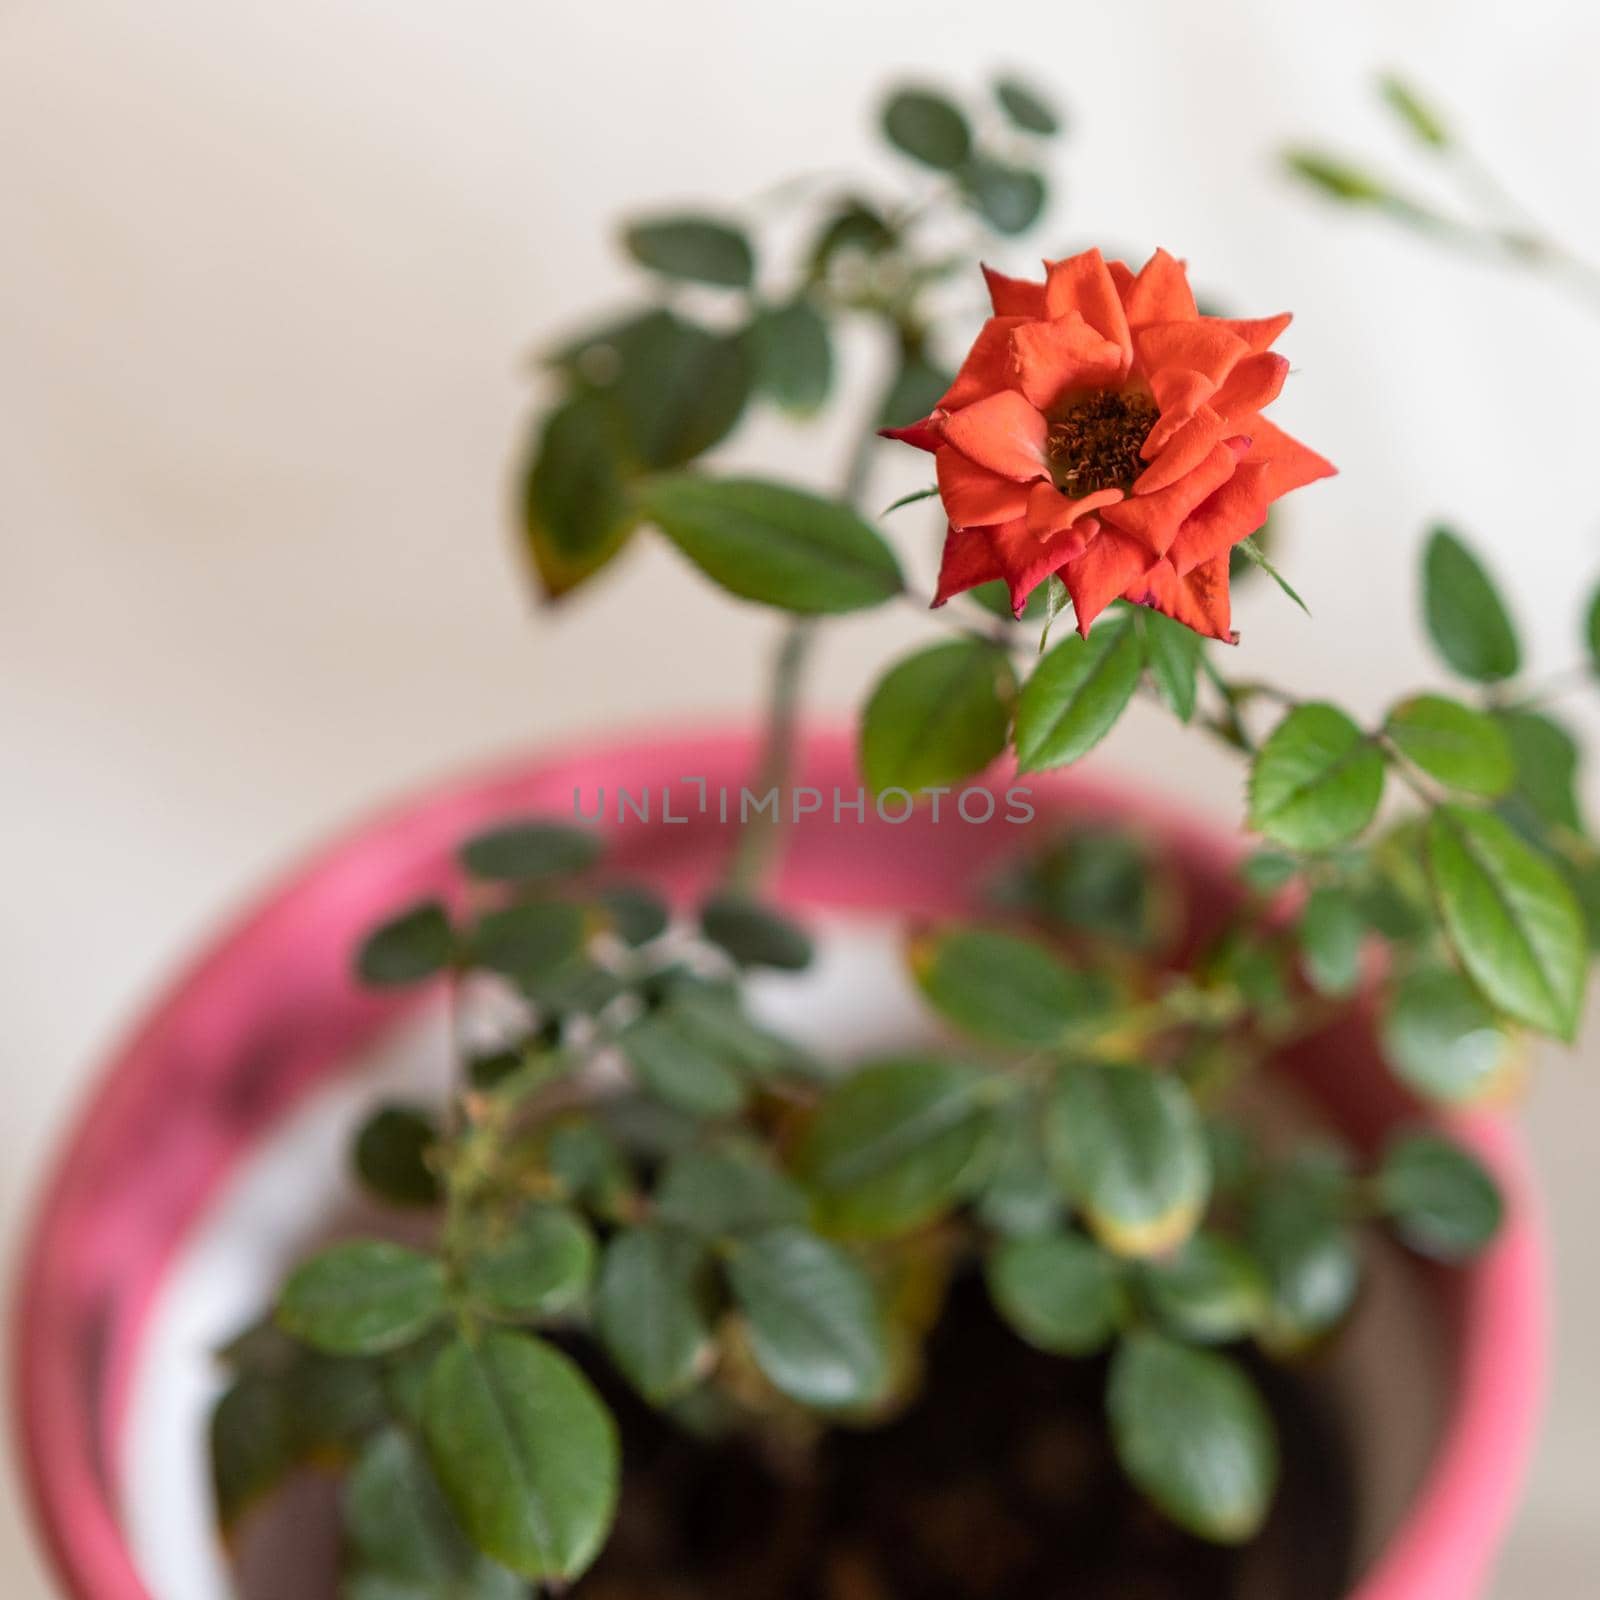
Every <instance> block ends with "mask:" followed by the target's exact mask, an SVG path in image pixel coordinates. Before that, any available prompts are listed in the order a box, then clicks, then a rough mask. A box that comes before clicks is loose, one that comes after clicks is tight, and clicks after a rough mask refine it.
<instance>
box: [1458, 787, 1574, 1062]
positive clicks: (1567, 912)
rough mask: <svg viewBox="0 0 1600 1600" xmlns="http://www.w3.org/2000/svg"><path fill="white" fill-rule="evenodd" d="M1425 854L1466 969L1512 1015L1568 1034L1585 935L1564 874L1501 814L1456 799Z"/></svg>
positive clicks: (1560, 1034)
mask: <svg viewBox="0 0 1600 1600" xmlns="http://www.w3.org/2000/svg"><path fill="white" fill-rule="evenodd" d="M1427 859H1428V872H1429V877H1430V880H1431V882H1432V884H1433V892H1434V896H1435V899H1436V900H1437V902H1438V907H1439V915H1440V918H1441V919H1442V921H1443V923H1444V927H1445V932H1446V934H1447V935H1448V937H1449V939H1450V943H1451V945H1452V947H1453V948H1454V949H1455V952H1456V954H1457V955H1458V956H1459V957H1460V960H1461V964H1462V965H1463V966H1464V967H1465V968H1466V970H1467V975H1468V976H1469V977H1470V978H1471V979H1472V980H1473V982H1474V983H1476V984H1477V986H1478V987H1479V989H1481V990H1482V991H1483V993H1484V995H1485V996H1486V997H1487V998H1488V1000H1489V1001H1490V1003H1491V1004H1492V1005H1494V1006H1496V1007H1497V1008H1498V1009H1499V1010H1501V1011H1503V1012H1505V1013H1506V1014H1507V1015H1508V1016H1512V1017H1515V1018H1516V1019H1517V1020H1518V1021H1519V1022H1525V1023H1527V1024H1528V1025H1529V1026H1530V1027H1533V1028H1539V1029H1541V1030H1542V1031H1543V1032H1545V1033H1553V1034H1555V1035H1556V1036H1557V1037H1559V1038H1562V1039H1571V1038H1572V1037H1573V1035H1574V1034H1575V1033H1576V1031H1577V1026H1578V1014H1579V1011H1580V1010H1581V1008H1582V1005H1583V989H1584V980H1585V978H1586V977H1587V974H1588V936H1587V930H1586V929H1585V927H1584V921H1583V912H1582V911H1581V910H1580V909H1579V906H1578V902H1577V901H1576V899H1574V898H1573V894H1572V890H1571V889H1570V888H1569V887H1568V885H1567V883H1566V881H1565V880H1564V879H1563V878H1562V876H1561V875H1560V873H1559V872H1557V871H1556V869H1555V868H1554V867H1553V866H1551V865H1550V863H1549V862H1548V861H1547V860H1546V859H1545V858H1544V857H1543V856H1541V855H1540V854H1539V853H1538V852H1537V851H1536V850H1534V849H1533V848H1532V847H1531V846H1529V845H1526V844H1524V843H1523V842H1522V840H1521V839H1519V838H1518V837H1517V835H1516V834H1515V833H1514V832H1513V831H1512V829H1511V828H1510V827H1509V826H1507V824H1506V823H1504V822H1502V821H1501V820H1500V818H1499V817H1496V816H1491V815H1490V814H1489V813H1487V812H1483V811H1469V810H1467V809H1466V808H1465V807H1462V806H1453V805H1447V806H1440V807H1438V809H1437V810H1435V811H1434V813H1433V814H1432V816H1431V817H1429V819H1428V827H1427Z"/></svg>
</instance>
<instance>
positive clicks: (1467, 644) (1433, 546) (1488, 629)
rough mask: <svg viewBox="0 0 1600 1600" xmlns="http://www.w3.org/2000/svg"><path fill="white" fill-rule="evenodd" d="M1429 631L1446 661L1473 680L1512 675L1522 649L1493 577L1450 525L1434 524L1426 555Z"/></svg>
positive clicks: (1489, 680)
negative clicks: (1435, 526)
mask: <svg viewBox="0 0 1600 1600" xmlns="http://www.w3.org/2000/svg"><path fill="white" fill-rule="evenodd" d="M1422 598H1423V610H1424V613H1425V615H1426V618H1427V623H1428V633H1429V635H1430V636H1431V637H1432V639H1433V642H1434V645H1435V647H1436V648H1437V649H1438V651H1439V654H1440V655H1441V656H1442V657H1443V658H1444V660H1445V662H1446V664H1447V665H1449V666H1450V667H1451V668H1453V669H1454V670H1455V671H1456V672H1458V673H1459V674H1460V675H1461V676H1462V677H1463V678H1470V679H1472V680H1473V682H1475V683H1499V682H1500V681H1502V680H1503V679H1505V678H1510V677H1514V676H1515V675H1516V672H1517V669H1518V668H1519V667H1520V666H1521V665H1522V652H1521V649H1520V647H1519V646H1518V644H1517V635H1516V631H1515V629H1514V628H1513V627H1512V625H1511V618H1510V616H1509V614H1508V613H1507V611H1506V608H1505V603H1504V602H1503V601H1502V600H1501V598H1500V594H1499V591H1498V590H1497V589H1496V588H1495V586H1494V581H1493V580H1492V579H1491V578H1490V576H1489V574H1488V573H1487V572H1486V571H1485V570H1484V567H1483V565H1482V563H1480V562H1479V560H1478V558H1477V557H1476V556H1475V555H1473V553H1472V552H1471V551H1470V550H1469V549H1468V548H1467V547H1466V545H1465V544H1463V543H1462V542H1461V540H1460V539H1459V538H1458V537H1457V536H1456V535H1455V534H1454V533H1452V532H1451V531H1450V530H1449V529H1448V528H1435V529H1434V531H1433V533H1432V534H1431V535H1430V537H1429V539H1428V544H1427V548H1426V550H1425V551H1424V553H1423V558H1422Z"/></svg>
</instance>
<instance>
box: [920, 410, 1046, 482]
mask: <svg viewBox="0 0 1600 1600" xmlns="http://www.w3.org/2000/svg"><path fill="white" fill-rule="evenodd" d="M944 436H945V439H946V441H947V442H948V443H950V444H953V445H954V446H955V447H956V449H957V450H959V451H960V452H961V453H962V455H964V456H965V457H966V458H967V459H968V460H969V461H975V462H977V464H978V465H979V466H980V467H987V468H988V469H989V470H990V471H991V472H998V473H1001V474H1002V475H1003V476H1005V477H1007V478H1015V479H1017V480H1018V481H1019V482H1023V483H1026V482H1029V481H1030V480H1031V479H1034V478H1037V477H1038V476H1039V475H1040V474H1041V473H1042V472H1044V471H1045V453H1044V447H1045V440H1046V439H1047V438H1048V436H1049V428H1048V425H1047V424H1046V422H1045V420H1044V418H1043V417H1042V416H1040V415H1039V413H1038V412H1037V411H1035V410H1034V408H1033V407H1032V406H1030V405H1029V404H1028V402H1027V401H1026V400H1024V399H1023V398H1022V396H1021V395H1020V394H1018V393H1017V392H1016V390H1015V389H1002V390H1001V391H1000V393H999V394H992V395H990V396H989V397H988V398H987V399H985V400H979V401H978V402H977V403H976V404H975V405H970V406H967V407H965V408H964V409H963V410H961V411H956V412H953V413H952V414H951V415H950V416H948V417H946V418H945V423H944Z"/></svg>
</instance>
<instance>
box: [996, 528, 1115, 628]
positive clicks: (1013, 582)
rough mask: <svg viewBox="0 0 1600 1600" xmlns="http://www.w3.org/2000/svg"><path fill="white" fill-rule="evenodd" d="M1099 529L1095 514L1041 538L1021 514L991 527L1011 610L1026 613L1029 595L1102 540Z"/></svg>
mask: <svg viewBox="0 0 1600 1600" xmlns="http://www.w3.org/2000/svg"><path fill="white" fill-rule="evenodd" d="M1098 536H1099V529H1098V527H1097V526H1096V524H1095V520H1094V518H1093V517H1084V518H1082V519H1081V520H1080V521H1078V522H1076V523H1074V524H1073V525H1072V526H1071V527H1070V528H1063V529H1062V530H1061V531H1060V532H1059V533H1054V534H1050V535H1048V536H1046V537H1045V538H1040V537H1039V535H1038V534H1037V533H1035V532H1034V531H1033V530H1032V529H1031V528H1030V527H1029V526H1028V523H1027V519H1026V518H1023V517H1019V518H1018V519H1017V520H1016V521H1015V522H1003V523H1001V524H1000V525H999V526H998V527H994V528H990V529H989V538H990V541H991V543H992V544H993V546H994V552H995V556H996V558H997V559H998V560H999V563H1000V570H1001V571H1002V572H1003V573H1004V574H1005V580H1006V587H1007V588H1008V589H1009V590H1010V591H1011V609H1012V610H1013V611H1015V612H1016V613H1017V615H1018V616H1021V615H1022V608H1023V607H1024V606H1025V605H1027V603H1028V596H1029V595H1031V594H1032V593H1033V591H1034V590H1035V589H1037V588H1038V587H1039V585H1040V584H1041V583H1043V582H1044V580H1045V579H1046V578H1048V577H1049V576H1050V574H1051V573H1052V572H1059V571H1060V570H1061V569H1062V567H1063V566H1064V565H1065V564H1066V563H1068V562H1070V561H1071V560H1073V558H1074V557H1078V556H1081V555H1082V554H1083V552H1084V551H1085V550H1086V549H1088V548H1090V547H1092V546H1093V545H1094V544H1096V543H1097V542H1098Z"/></svg>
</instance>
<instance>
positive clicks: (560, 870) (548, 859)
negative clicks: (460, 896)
mask: <svg viewBox="0 0 1600 1600" xmlns="http://www.w3.org/2000/svg"><path fill="white" fill-rule="evenodd" d="M600 851H601V845H600V840H599V839H598V838H597V837H596V836H595V835H594V834H592V833H588V832H586V831H585V830H584V829H582V828H569V827H565V826H563V825H562V824H561V823H558V822H537V821H526V822H504V823H501V824H500V825H499V826H498V827H495V828H490V829H488V830H487V831H486V832H484V833H480V834H477V835H476V836H475V837H473V838H471V839H469V840H467V842H466V843H465V844H464V845H462V847H461V851H460V856H461V865H462V866H463V867H465V868H466V869H467V871H468V872H470V873H471V874H472V876H473V877H475V878H483V879H485V880H486V881H488V882H490V883H534V882H538V881H541V880H544V879H547V878H562V877H567V876H570V875H571V874H573V873H576V872H585V871H587V870H588V869H589V868H590V867H592V866H593V865H594V864H595V862H596V861H598V860H599V859H600Z"/></svg>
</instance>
